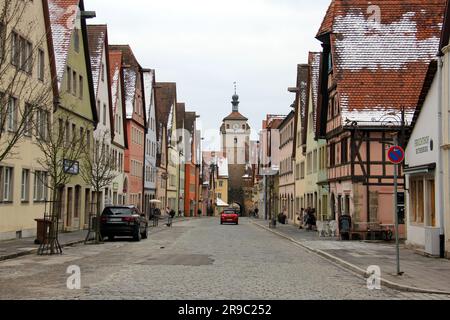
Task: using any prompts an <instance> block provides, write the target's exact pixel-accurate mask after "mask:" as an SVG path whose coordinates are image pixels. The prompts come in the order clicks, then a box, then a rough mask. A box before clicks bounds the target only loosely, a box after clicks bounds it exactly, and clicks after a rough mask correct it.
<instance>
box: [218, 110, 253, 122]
mask: <svg viewBox="0 0 450 320" xmlns="http://www.w3.org/2000/svg"><path fill="white" fill-rule="evenodd" d="M226 120H242V121H247V120H248V119H247V118H246V117H244V116H243V115H242V114H240V113H239V112H236V111H235V112H232V113H230V114H229V115H228V116H227V117H226V118H224V119H223V121H226Z"/></svg>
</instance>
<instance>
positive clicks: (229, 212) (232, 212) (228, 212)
mask: <svg viewBox="0 0 450 320" xmlns="http://www.w3.org/2000/svg"><path fill="white" fill-rule="evenodd" d="M223 214H236V212H234V211H224V212H223Z"/></svg>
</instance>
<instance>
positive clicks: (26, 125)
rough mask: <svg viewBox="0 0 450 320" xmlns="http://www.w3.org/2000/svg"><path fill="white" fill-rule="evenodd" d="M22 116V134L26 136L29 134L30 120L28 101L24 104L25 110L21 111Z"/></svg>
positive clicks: (30, 108) (31, 115)
mask: <svg viewBox="0 0 450 320" xmlns="http://www.w3.org/2000/svg"><path fill="white" fill-rule="evenodd" d="M23 116H24V128H23V134H24V135H25V136H26V137H30V136H31V125H32V124H31V121H32V117H33V114H32V107H31V105H29V104H28V103H26V104H25V110H24V113H23Z"/></svg>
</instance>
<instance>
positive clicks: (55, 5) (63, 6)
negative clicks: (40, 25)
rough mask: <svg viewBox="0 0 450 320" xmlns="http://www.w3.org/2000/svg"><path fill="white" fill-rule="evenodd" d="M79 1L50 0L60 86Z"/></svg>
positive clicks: (50, 16) (50, 15)
mask: <svg viewBox="0 0 450 320" xmlns="http://www.w3.org/2000/svg"><path fill="white" fill-rule="evenodd" d="M79 3H80V1H79V0H48V9H49V18H50V28H51V33H52V40H53V50H54V57H55V64H56V77H57V81H58V88H60V86H61V82H62V78H63V76H64V71H65V69H66V62H67V58H68V53H69V48H70V44H71V39H72V32H73V30H74V28H75V20H76V17H77V14H78V12H79V10H80V8H79Z"/></svg>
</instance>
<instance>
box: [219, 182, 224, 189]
mask: <svg viewBox="0 0 450 320" xmlns="http://www.w3.org/2000/svg"><path fill="white" fill-rule="evenodd" d="M219 187H220V188H222V187H223V181H222V180H220V181H219Z"/></svg>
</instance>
